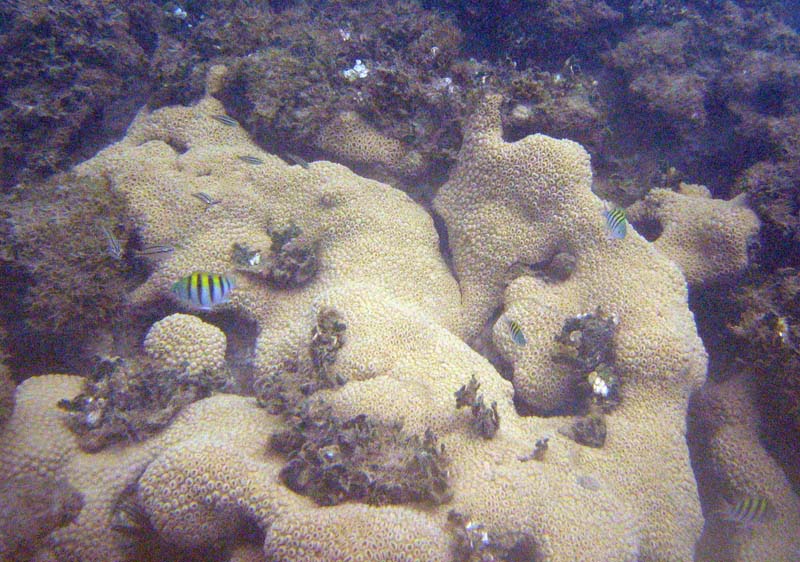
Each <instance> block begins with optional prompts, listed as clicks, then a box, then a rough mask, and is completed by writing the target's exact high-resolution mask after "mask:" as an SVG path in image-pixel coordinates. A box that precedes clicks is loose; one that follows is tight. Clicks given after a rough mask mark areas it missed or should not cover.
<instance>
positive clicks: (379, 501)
mask: <svg viewBox="0 0 800 562" xmlns="http://www.w3.org/2000/svg"><path fill="white" fill-rule="evenodd" d="M286 423H287V424H288V425H289V429H287V430H286V431H282V432H279V433H276V434H274V435H273V436H272V440H271V442H270V447H271V448H272V449H273V450H275V451H277V452H279V453H282V454H284V455H286V456H287V457H288V460H287V462H286V464H285V465H284V467H283V468H282V469H281V472H280V477H281V480H282V481H283V482H284V483H285V484H286V485H287V486H288V487H289V488H291V489H292V490H294V491H295V492H297V493H300V494H303V495H306V496H309V497H311V498H313V499H314V501H316V502H317V503H318V504H320V505H336V504H339V503H342V502H345V501H359V502H364V503H368V504H373V505H385V504H400V503H410V502H427V503H432V504H441V503H444V502H446V501H448V500H449V499H450V495H451V493H450V490H449V475H448V471H447V466H448V464H449V459H448V456H447V455H446V454H445V450H444V446H443V445H439V444H438V442H437V439H436V436H435V435H434V434H433V432H431V431H426V432H425V435H424V436H423V437H420V436H417V435H409V434H408V433H405V432H404V431H403V430H402V426H401V425H399V424H386V423H382V422H379V421H376V420H372V419H370V418H368V417H367V416H366V415H364V414H361V415H358V416H354V417H352V418H349V419H341V418H339V417H337V416H335V415H334V414H333V413H331V411H330V409H329V408H327V407H325V406H324V405H310V404H309V403H304V404H303V405H302V406H301V407H300V408H298V409H297V410H296V411H294V412H291V413H290V414H289V415H288V416H287V417H286Z"/></svg>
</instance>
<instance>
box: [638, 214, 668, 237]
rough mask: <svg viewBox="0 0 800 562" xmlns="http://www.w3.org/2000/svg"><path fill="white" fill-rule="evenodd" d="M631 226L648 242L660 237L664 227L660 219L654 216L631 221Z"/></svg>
mask: <svg viewBox="0 0 800 562" xmlns="http://www.w3.org/2000/svg"><path fill="white" fill-rule="evenodd" d="M631 226H632V227H633V228H634V229H635V230H636V232H638V233H639V234H640V235H641V236H642V237H644V238H645V240H647V241H648V242H655V241H656V240H658V239H659V238H660V237H661V233H662V232H663V231H664V227H663V226H662V224H661V221H659V220H657V219H654V218H643V219H641V220H636V221H631Z"/></svg>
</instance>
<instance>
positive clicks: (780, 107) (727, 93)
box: [602, 2, 800, 195]
mask: <svg viewBox="0 0 800 562" xmlns="http://www.w3.org/2000/svg"><path fill="white" fill-rule="evenodd" d="M781 12H784V13H781ZM786 15H787V14H786V13H785V8H784V7H782V6H781V5H779V4H766V3H761V4H758V5H751V4H749V3H746V2H738V3H737V2H727V3H724V4H722V5H720V6H719V9H714V10H711V9H708V7H707V6H704V5H703V4H702V3H689V4H687V5H678V4H677V3H673V2H642V3H638V7H637V8H636V9H634V10H632V13H631V16H632V17H631V19H630V23H632V24H633V26H632V28H631V29H629V30H627V33H625V35H624V37H623V38H622V41H620V42H619V43H618V44H617V45H616V46H615V47H614V48H613V49H609V50H607V51H606V52H604V53H603V54H602V58H603V61H604V63H605V64H606V66H607V67H609V68H610V69H612V70H614V71H616V72H617V73H618V79H619V81H620V86H621V88H623V90H622V91H620V94H621V95H619V96H618V100H619V101H618V102H617V103H616V104H615V105H616V107H615V113H616V115H617V116H618V119H617V120H616V121H617V122H616V123H615V124H614V125H613V126H614V127H615V129H616V130H618V132H623V131H624V134H629V135H631V136H632V137H636V138H637V139H638V143H639V146H640V147H642V148H643V147H647V146H650V147H652V148H654V149H656V150H658V152H659V155H660V157H661V158H664V159H666V160H667V161H669V162H670V165H671V166H673V167H677V168H678V169H679V170H680V171H682V172H683V173H685V174H688V175H689V176H690V177H691V178H692V179H693V181H697V182H702V183H704V184H705V185H708V186H711V187H712V192H714V193H715V194H716V195H724V194H725V193H726V192H727V189H728V188H729V187H730V185H731V184H732V183H733V181H734V180H735V179H736V177H737V176H738V175H739V174H741V173H743V172H745V170H747V169H748V168H749V167H751V166H752V165H754V164H756V163H757V162H775V161H781V160H792V161H794V162H796V159H793V158H792V157H789V158H786V154H785V152H786V151H785V150H784V149H785V147H786V146H787V145H791V144H793V143H792V141H791V140H790V139H791V138H792V134H791V133H789V132H788V128H789V127H790V125H789V123H790V122H791V120H792V119H793V118H794V119H796V115H797V112H798V109H800V103H799V102H800V97H798V95H797V89H796V88H794V87H792V86H791V84H795V83H796V82H797V78H798V76H800V39H798V35H797V32H796V30H795V29H792V28H791V27H790V26H789V25H787V24H786V23H784V21H782V19H785V18H786ZM645 124H646V125H645ZM642 125H645V126H642ZM784 127H786V128H784ZM778 130H781V131H780V132H778ZM642 148H640V149H639V151H640V152H641V153H644V152H645V151H644V150H642ZM794 166H795V167H796V164H794Z"/></svg>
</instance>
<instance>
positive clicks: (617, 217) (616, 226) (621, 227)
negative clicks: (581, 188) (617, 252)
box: [603, 207, 628, 239]
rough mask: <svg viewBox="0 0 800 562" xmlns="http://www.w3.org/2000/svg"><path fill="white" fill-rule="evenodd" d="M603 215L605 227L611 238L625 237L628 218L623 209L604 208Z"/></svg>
mask: <svg viewBox="0 0 800 562" xmlns="http://www.w3.org/2000/svg"><path fill="white" fill-rule="evenodd" d="M603 216H604V217H605V218H606V228H608V234H609V236H611V238H617V239H620V238H625V234H626V233H627V231H628V218H627V216H626V215H625V209H621V208H619V207H617V208H615V209H605V210H604V211H603Z"/></svg>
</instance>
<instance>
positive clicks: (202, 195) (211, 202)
mask: <svg viewBox="0 0 800 562" xmlns="http://www.w3.org/2000/svg"><path fill="white" fill-rule="evenodd" d="M192 197H197V198H198V199H199V200H200V201H202V202H203V203H205V204H206V205H208V206H209V207H210V206H211V205H216V204H217V203H219V202H220V201H219V199H212V198H211V196H210V195H209V194H208V193H203V192H202V191H198V192H197V193H192Z"/></svg>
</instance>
